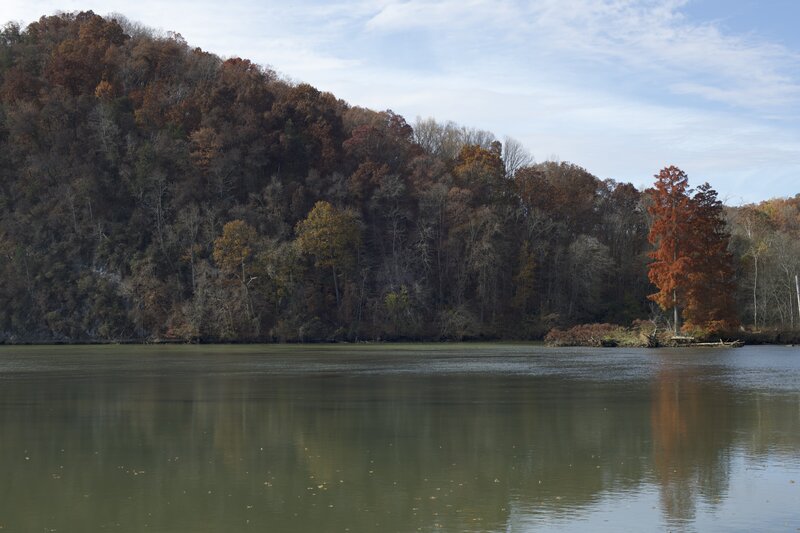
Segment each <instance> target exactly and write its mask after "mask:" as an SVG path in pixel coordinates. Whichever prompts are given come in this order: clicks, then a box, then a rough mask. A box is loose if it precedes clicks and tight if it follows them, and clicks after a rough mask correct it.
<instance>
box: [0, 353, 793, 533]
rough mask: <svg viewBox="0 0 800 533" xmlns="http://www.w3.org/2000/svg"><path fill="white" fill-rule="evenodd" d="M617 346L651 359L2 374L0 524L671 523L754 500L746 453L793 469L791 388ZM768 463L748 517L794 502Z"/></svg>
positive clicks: (387, 526)
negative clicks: (771, 497)
mask: <svg viewBox="0 0 800 533" xmlns="http://www.w3.org/2000/svg"><path fill="white" fill-rule="evenodd" d="M326 357H327V356H326ZM548 357H549V356H548ZM587 357H588V356H587ZM639 357H640V359H641V360H639V362H638V364H640V365H649V367H650V368H651V369H652V372H650V373H645V374H643V376H642V377H641V378H639V379H627V380H618V379H614V378H615V376H613V375H603V374H602V373H599V374H596V375H594V376H593V377H591V378H590V377H588V376H586V377H582V378H575V377H571V375H569V376H564V375H558V374H553V373H549V374H548V375H537V374H536V373H535V372H530V373H528V374H525V373H524V372H519V373H516V374H513V375H504V374H498V373H483V372H460V373H436V372H432V373H430V374H426V373H425V372H424V371H420V372H415V373H380V372H372V373H347V372H344V373H337V372H331V373H324V372H323V373H320V372H316V373H315V372H308V373H303V372H301V371H293V372H284V371H281V372H273V371H270V370H269V369H266V370H265V369H261V370H258V371H253V372H252V373H246V372H241V371H237V372H235V373H230V372H225V371H218V370H213V371H212V370H209V368H210V366H209V365H213V364H215V363H212V362H209V361H208V360H206V359H203V358H199V359H196V358H195V359H193V358H190V357H187V358H184V360H183V361H181V362H182V363H183V365H184V366H181V368H183V369H184V370H183V371H176V370H175V367H174V361H173V362H169V361H167V362H166V363H164V365H165V366H164V367H161V366H160V365H161V364H162V363H159V362H158V361H154V360H148V361H145V362H142V361H140V362H139V364H136V363H130V368H131V370H130V372H126V373H115V372H109V371H108V370H109V369H108V368H105V367H102V365H101V367H100V368H98V369H96V370H92V371H87V372H83V373H81V372H73V371H69V372H64V371H42V372H34V371H32V372H22V373H18V374H16V375H15V376H14V379H3V381H2V386H0V428H2V432H0V472H2V475H3V482H2V484H1V485H0V525H2V526H4V527H5V529H6V530H8V531H41V530H43V529H57V530H59V531H98V530H100V529H102V528H109V529H115V530H119V531H144V530H153V531H187V532H188V531H242V530H246V529H247V528H253V529H254V530H255V529H257V530H264V529H265V528H269V530H271V531H287V532H291V531H377V530H383V531H417V530H422V531H526V530H529V529H537V530H540V529H548V528H567V529H576V530H577V529H586V528H591V529H594V530H618V529H619V528H620V525H621V524H622V525H624V524H626V523H628V524H633V525H634V526H635V529H638V530H646V529H663V528H664V527H669V528H671V529H692V528H693V527H695V526H697V524H698V523H700V522H702V520H704V519H705V517H707V516H709V515H715V516H717V517H720V516H721V517H722V518H723V519H725V518H726V516H727V515H725V513H727V512H728V511H727V510H726V509H729V508H730V506H731V505H733V508H734V509H736V510H739V511H744V510H745V509H746V508H747V507H748V506H752V505H755V504H754V503H753V502H748V501H747V499H746V498H744V497H742V496H741V494H742V491H741V490H735V489H737V487H741V486H744V485H745V484H747V483H748V479H749V478H748V472H747V471H746V468H750V467H753V465H758V466H759V468H762V469H765V470H768V471H770V472H773V473H775V474H780V475H785V476H784V477H786V476H789V477H791V476H796V475H797V472H800V465H798V460H797V455H798V451H800V400H799V399H798V398H799V397H798V394H797V393H796V392H794V393H790V392H782V391H778V392H775V391H773V390H759V389H753V388H747V389H743V388H737V387H735V386H734V385H732V383H731V380H730V379H729V378H730V372H731V367H730V366H724V365H723V366H720V367H719V368H715V367H712V366H709V365H692V364H673V362H672V361H671V360H669V359H666V360H661V359H659V358H655V359H654V358H653V356H652V355H649V354H648V353H644V354H642V355H640V356H639ZM228 362H229V363H231V364H233V365H235V366H237V368H238V369H239V370H241V368H245V367H246V366H247V365H246V363H247V360H245V359H241V360H240V359H236V360H230V361H228ZM448 362H449V363H453V361H452V360H448ZM416 363H417V365H418V367H420V368H422V369H423V370H424V367H425V365H426V364H429V363H433V364H435V363H436V361H431V360H430V356H429V355H426V356H424V357H420V358H419V360H417V361H416ZM440 363H441V361H440ZM518 363H519V362H518ZM280 364H281V365H284V366H285V365H287V364H288V365H290V366H291V363H290V362H287V361H281V362H280ZM528 364H529V365H531V366H532V367H533V366H536V365H537V364H538V365H543V364H552V365H555V366H557V364H558V363H555V362H553V361H542V360H537V359H536V358H533V359H531V360H529V361H528ZM185 365H195V367H194V369H193V370H192V371H186V368H187V366H185ZM253 365H254V368H255V361H254V362H253ZM214 368H216V367H214ZM220 368H222V367H220ZM275 368H278V367H275ZM281 368H283V367H281ZM136 369H138V370H136ZM787 371H791V372H797V369H796V368H794V367H791V366H790V367H788V368H787ZM748 372H750V382H752V372H753V371H752V369H750V370H748ZM723 376H724V379H723V378H722V377H723ZM6 377H7V376H6ZM751 477H752V476H751ZM770 479H772V478H770ZM776 479H777V478H776ZM778 481H779V482H780V483H782V485H780V486H781V487H783V490H784V493H783V494H782V495H781V496H779V495H777V494H776V495H775V502H776V505H780V509H779V508H773V507H770V506H769V505H767V504H764V503H763V502H761V503H759V505H760V507H758V513H757V514H758V515H760V516H762V517H763V514H764V512H765V509H766V512H767V513H772V512H774V513H775V516H778V514H779V513H778V512H779V511H781V512H782V513H783V514H782V515H781V516H780V518H781V519H786V520H789V521H791V520H795V521H794V522H793V523H794V524H795V526H794V527H798V526H800V523H798V520H797V516H792V515H791V511H790V510H787V509H786V508H784V507H786V506H785V505H784V504H783V503H780V502H783V501H785V499H786V498H789V501H790V502H791V501H795V502H797V503H799V504H800V492H799V490H798V485H797V484H790V483H789V480H788V479H786V480H784V479H782V478H781V479H779V480H778ZM778 481H776V482H775V483H778ZM796 481H797V482H798V483H800V479H796ZM745 494H746V492H745ZM781 498H784V500H781ZM651 500H652V501H651ZM764 505H766V507H764ZM653 507H656V509H653ZM795 508H798V507H795ZM786 513H789V514H788V515H787V514H786ZM743 514H746V513H743ZM601 516H602V517H604V518H599V517H601ZM728 518H730V520H745V519H742V518H734V517H728ZM603 520H608V522H603ZM728 523H729V524H732V523H733V522H728ZM764 523H765V522H763V521H761V522H760V524H762V525H763V524H764ZM766 523H768V522H766ZM736 525H737V526H740V527H743V528H745V529H746V528H747V526H748V524H747V523H746V521H745V522H741V523H739V522H737V523H736ZM750 525H752V524H750Z"/></svg>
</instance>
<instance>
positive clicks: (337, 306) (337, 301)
mask: <svg viewBox="0 0 800 533" xmlns="http://www.w3.org/2000/svg"><path fill="white" fill-rule="evenodd" d="M331 270H332V271H333V290H334V292H336V309H337V310H338V309H339V280H338V279H337V278H336V267H334V266H332V267H331Z"/></svg>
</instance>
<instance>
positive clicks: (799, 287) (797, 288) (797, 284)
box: [794, 274, 800, 322]
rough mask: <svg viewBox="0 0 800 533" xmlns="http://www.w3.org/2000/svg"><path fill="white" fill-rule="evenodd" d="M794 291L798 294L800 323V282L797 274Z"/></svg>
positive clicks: (799, 320)
mask: <svg viewBox="0 0 800 533" xmlns="http://www.w3.org/2000/svg"><path fill="white" fill-rule="evenodd" d="M794 290H795V291H796V292H797V317H798V319H797V321H798V322H800V282H798V281H797V274H795V275H794Z"/></svg>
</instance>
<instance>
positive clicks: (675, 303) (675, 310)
mask: <svg viewBox="0 0 800 533" xmlns="http://www.w3.org/2000/svg"><path fill="white" fill-rule="evenodd" d="M672 319H673V320H674V321H675V335H677V334H678V291H677V290H676V289H672Z"/></svg>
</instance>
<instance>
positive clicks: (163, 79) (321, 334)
mask: <svg viewBox="0 0 800 533" xmlns="http://www.w3.org/2000/svg"><path fill="white" fill-rule="evenodd" d="M660 182H661V179H660V178H659V180H657V182H656V186H655V187H654V188H653V189H651V190H647V191H639V190H637V189H636V188H635V187H634V186H632V185H631V184H629V183H619V182H616V181H614V180H610V179H608V180H600V179H598V178H597V177H595V176H593V175H592V174H591V173H590V172H588V171H587V170H585V169H583V168H581V167H580V166H578V165H574V164H570V163H566V162H554V161H546V162H538V163H537V162H535V161H534V160H533V158H532V157H531V156H530V154H529V153H528V152H526V151H525V149H524V148H523V147H522V146H521V144H520V143H518V142H517V141H515V140H513V139H504V140H503V142H500V141H499V140H498V139H496V138H495V136H494V135H492V134H491V133H489V132H485V131H481V130H476V129H471V128H466V127H461V126H458V125H456V124H453V123H440V122H437V121H435V120H433V119H418V120H417V121H416V122H415V123H414V124H409V123H408V122H407V121H406V120H405V119H404V118H403V117H402V116H400V115H397V114H396V113H393V112H392V111H388V110H387V111H380V112H377V111H372V110H369V109H364V108H360V107H356V106H351V105H348V104H347V103H346V102H344V101H342V100H339V99H337V98H336V97H335V96H333V95H332V94H330V93H326V92H321V91H319V90H317V89H315V88H314V87H311V86H310V85H307V84H294V83H290V82H287V81H285V80H283V79H281V78H280V77H279V76H278V75H277V74H276V73H275V72H273V71H272V70H270V69H267V68H264V67H261V66H258V65H255V64H253V63H251V62H250V61H247V60H245V59H240V58H232V59H227V60H222V59H220V58H219V57H217V56H215V55H213V54H209V53H207V52H204V51H202V50H200V49H199V48H193V47H191V46H190V45H189V44H187V43H186V42H185V41H184V40H183V38H182V37H181V36H180V35H178V34H167V35H158V34H155V33H154V32H152V31H150V30H148V29H147V28H143V27H141V26H139V25H137V24H135V23H132V22H130V21H128V20H125V19H124V18H122V17H116V18H103V17H100V16H97V15H95V14H94V13H92V12H81V13H72V14H60V15H56V16H49V17H42V18H41V19H40V20H39V21H37V22H34V23H32V24H30V25H29V26H27V27H26V28H24V29H23V28H21V27H19V26H18V25H15V24H13V23H9V24H7V25H6V26H5V27H4V28H3V30H2V32H0V301H2V302H3V305H2V306H0V339H2V340H4V341H7V342H13V341H17V342H19V341H27V340H37V341H80V340H122V339H131V340H152V339H162V340H164V339H166V340H182V341H212V340H218V341H272V340H279V341H317V340H363V339H462V338H541V337H542V336H543V335H544V334H545V333H546V332H547V331H549V330H550V329H551V328H553V327H567V326H570V325H574V324H580V323H590V322H608V323H616V324H629V323H631V322H632V321H634V320H637V319H639V320H642V319H648V318H652V317H654V316H661V315H662V314H663V316H664V317H665V318H664V319H666V320H670V319H669V316H670V314H669V313H665V312H664V311H662V310H661V309H660V308H659V306H658V305H656V303H657V304H661V307H663V308H665V309H666V310H669V309H671V308H672V307H675V306H674V305H673V306H671V305H670V302H674V303H677V304H678V305H677V308H678V309H679V311H680V313H681V314H682V315H684V318H685V320H683V319H681V321H682V322H685V323H686V324H688V326H689V327H691V328H710V329H720V328H729V327H735V326H736V325H737V324H739V323H741V324H746V325H752V326H753V327H755V328H757V329H764V328H796V327H798V324H800V313H798V308H797V306H796V305H794V303H793V300H792V299H791V296H792V294H793V293H792V291H791V288H792V287H791V283H792V281H793V276H794V275H796V273H797V271H798V264H799V263H800V249H798V245H797V242H798V236H799V234H798V233H799V231H800V228H798V226H799V225H800V196H796V197H794V198H790V199H777V200H771V201H769V202H764V203H762V204H759V205H751V206H746V207H742V208H727V207H725V206H723V205H722V204H721V203H720V202H719V201H718V200H717V197H716V193H715V192H714V191H713V189H711V188H710V186H701V187H699V188H698V189H697V191H696V192H694V193H693V194H694V195H693V196H691V197H689V196H688V195H689V192H686V191H688V189H686V187H688V186H684V189H685V190H684V193H685V194H686V195H687V198H689V199H688V200H685V199H681V200H680V202H684V203H685V204H686V206H685V207H686V209H687V211H686V212H685V213H683V215H681V214H680V213H678V212H676V213H673V215H675V216H679V217H683V218H680V221H681V224H684V225H685V224H688V225H689V226H690V227H691V228H690V229H687V230H686V231H687V232H688V233H685V234H683V236H681V237H680V239H684V238H686V236H687V235H691V239H695V243H696V244H695V245H694V247H692V246H690V247H688V248H685V258H686V260H685V261H684V262H683V263H684V264H683V266H680V265H675V264H670V265H666V266H664V265H662V263H663V262H664V261H665V260H666V259H669V257H667V256H666V255H664V254H663V253H661V252H660V251H659V250H662V248H663V244H664V243H666V242H667V241H669V237H668V236H667V234H666V233H664V232H661V233H659V231H660V230H658V227H659V224H661V226H662V229H664V228H665V227H666V225H665V224H664V223H662V222H659V220H660V219H659V217H661V216H664V213H665V212H666V211H665V210H664V208H663V206H664V205H666V204H663V201H664V200H663V198H664V193H663V192H660V191H661V189H660V188H659V187H660V185H659V183H660ZM679 196H680V195H679ZM662 204H663V205H662ZM659 205H661V207H658V206H659ZM687 213H688V215H687ZM684 215H686V216H688V218H686V217H684ZM676 220H677V219H676ZM704 239H705V240H704ZM682 242H683V241H682ZM711 248H714V249H715V250H717V251H718V254H717V255H714V257H715V258H716V259H713V260H712V259H711V257H712V255H713V254H706V253H704V251H705V250H709V249H711ZM683 250H684V249H683V248H681V252H680V253H681V254H683V253H684V251H683ZM654 254H655V255H654ZM659 254H661V255H659ZM679 255H680V254H679ZM676 257H677V256H676ZM706 258H708V259H709V261H706V264H701V263H702V261H703V260H705V259H706ZM715 261H716V262H715ZM690 264H691V265H693V266H691V267H689V266H688V265H690ZM653 265H656V266H653ZM657 265H662V266H657ZM662 267H663V268H662ZM659 268H660V269H661V270H659ZM654 269H655V270H654ZM662 271H663V272H662ZM653 272H662V273H661V274H658V273H656V274H654V273H653ZM648 274H649V277H648ZM664 283H666V285H664ZM670 283H672V284H673V285H675V287H673V288H674V290H672V289H670V288H669V287H670V285H669V284H670ZM664 287H667V288H666V289H665V288H664ZM652 294H659V295H660V296H657V297H654V298H655V302H654V301H653V300H651V299H648V296H649V295H652ZM670 294H672V296H670ZM709 295H711V296H709ZM670 298H673V299H672V300H671V299H670ZM795 303H796V302H795ZM671 320H672V321H673V322H676V321H675V320H674V316H673V318H672V319H671ZM686 324H684V325H686Z"/></svg>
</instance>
